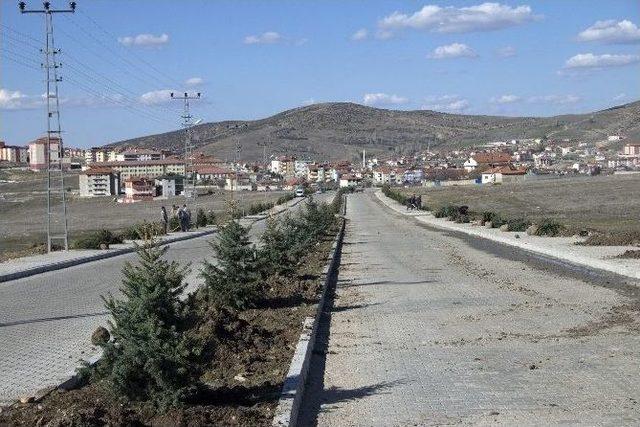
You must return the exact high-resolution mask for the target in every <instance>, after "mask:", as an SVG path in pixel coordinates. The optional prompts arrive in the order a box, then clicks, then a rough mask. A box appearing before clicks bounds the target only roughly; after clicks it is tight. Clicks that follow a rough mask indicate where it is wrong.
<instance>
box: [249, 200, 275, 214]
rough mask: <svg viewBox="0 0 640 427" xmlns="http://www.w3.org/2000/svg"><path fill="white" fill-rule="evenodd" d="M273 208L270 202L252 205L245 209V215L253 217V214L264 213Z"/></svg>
mask: <svg viewBox="0 0 640 427" xmlns="http://www.w3.org/2000/svg"><path fill="white" fill-rule="evenodd" d="M273 206H274V204H273V203H272V202H258V203H253V204H252V205H251V206H249V209H247V214H248V215H255V214H258V213H260V212H264V211H266V210H269V209H271V208H272V207H273Z"/></svg>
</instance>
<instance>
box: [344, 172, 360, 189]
mask: <svg viewBox="0 0 640 427" xmlns="http://www.w3.org/2000/svg"><path fill="white" fill-rule="evenodd" d="M360 181H362V178H358V177H357V176H355V175H354V174H351V173H346V174H344V175H341V176H340V188H346V187H356V186H358V185H359V184H360Z"/></svg>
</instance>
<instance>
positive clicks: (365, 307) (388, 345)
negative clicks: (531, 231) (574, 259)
mask: <svg viewBox="0 0 640 427" xmlns="http://www.w3.org/2000/svg"><path fill="white" fill-rule="evenodd" d="M347 217H348V223H347V229H346V235H345V243H344V246H343V253H342V261H341V266H340V273H339V278H338V283H337V285H336V292H335V297H334V299H333V301H332V302H330V307H329V308H328V310H327V312H326V314H325V316H324V319H323V322H321V329H320V331H319V338H320V343H321V348H319V349H316V351H314V356H313V358H312V364H311V369H312V372H311V374H310V379H309V386H308V388H307V391H306V394H305V398H304V402H303V407H302V410H301V417H300V425H305V426H308V425H320V426H422V425H443V424H446V425H450V424H456V425H457V424H462V425H469V424H473V425H476V424H480V425H493V424H503V425H559V424H563V425H603V424H604V425H637V424H639V423H640V403H638V401H639V400H640V383H639V382H638V381H637V379H638V377H639V375H640V364H639V363H638V360H639V356H640V322H639V320H640V316H639V310H640V288H639V287H638V284H639V283H638V282H637V281H632V280H630V279H629V280H627V279H624V278H621V277H619V276H608V275H603V274H600V273H598V272H595V271H586V270H584V269H581V270H572V269H571V268H570V267H568V266H566V265H562V264H553V263H549V262H548V261H545V260H542V259H538V258H532V256H531V255H528V254H526V253H524V252H522V251H518V250H517V249H513V248H508V247H505V246H503V245H499V244H495V243H490V242H486V241H484V240H482V239H477V238H472V237H469V236H461V235H458V234H452V233H447V232H443V231H439V230H435V229H431V228H427V227H424V226H420V225H418V224H416V223H414V222H413V221H412V220H411V219H407V218H406V217H401V216H399V215H398V214H396V213H393V212H392V211H390V210H389V209H387V208H386V207H383V206H381V205H380V204H379V202H377V201H375V200H374V199H373V198H372V195H371V194H366V193H365V194H354V195H350V196H349V198H348V207H347Z"/></svg>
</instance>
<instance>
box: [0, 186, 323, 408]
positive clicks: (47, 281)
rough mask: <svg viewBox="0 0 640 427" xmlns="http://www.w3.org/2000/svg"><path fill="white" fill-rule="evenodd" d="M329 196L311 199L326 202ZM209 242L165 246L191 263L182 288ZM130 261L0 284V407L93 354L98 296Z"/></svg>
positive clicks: (102, 320)
mask: <svg viewBox="0 0 640 427" xmlns="http://www.w3.org/2000/svg"><path fill="white" fill-rule="evenodd" d="M332 196H333V193H326V194H323V195H319V196H316V198H317V199H318V200H320V201H328V200H329V199H330V198H331V197H332ZM302 205H303V204H302V203H300V204H298V205H296V206H294V207H293V208H292V209H291V210H292V211H295V210H297V209H299V208H300V206H302ZM264 227H265V221H259V222H256V223H255V224H254V225H253V226H252V228H251V232H250V233H251V236H252V239H254V240H255V239H257V238H258V236H259V235H260V234H261V233H262V231H263V230H264ZM211 239H212V237H211V236H207V237H202V238H195V239H191V240H186V241H182V242H176V243H172V244H170V245H169V249H168V251H167V255H166V259H168V260H174V261H178V262H179V263H181V264H187V263H190V264H191V273H190V274H189V276H188V277H187V279H186V282H187V283H189V287H188V289H191V290H193V289H194V288H196V287H197V286H198V285H199V279H198V277H197V276H198V270H199V269H200V265H201V264H202V261H203V260H205V259H209V260H212V259H213V256H214V254H213V252H212V249H211V248H210V246H209V244H208V241H209V240H211ZM135 260H136V255H135V254H126V255H121V256H117V257H114V258H108V259H105V260H100V261H95V262H91V263H87V264H81V265H78V266H74V267H70V268H66V269H64V270H58V271H51V272H47V273H43V274H39V275H36V276H32V277H27V278H24V279H18V280H13V281H9V282H4V283H0V405H1V404H6V403H10V402H12V401H14V400H16V399H17V398H18V397H20V396H23V395H28V394H31V393H33V392H35V391H37V390H40V389H42V388H44V387H46V386H50V385H55V384H58V383H59V382H60V380H61V379H63V378H65V377H67V376H68V375H69V374H71V373H73V372H74V370H75V368H76V366H78V361H79V360H81V359H82V360H87V359H89V358H91V357H95V356H96V355H97V354H98V352H97V349H96V348H95V347H93V346H92V345H91V342H90V337H91V333H92V332H93V331H94V330H95V329H96V328H97V327H98V326H100V325H103V326H104V325H106V322H107V319H108V317H107V315H106V313H105V309H104V304H103V302H102V299H101V295H106V294H108V293H110V292H111V293H114V294H117V292H118V289H119V286H120V284H121V271H122V267H123V265H124V263H125V262H127V261H129V262H134V261H135Z"/></svg>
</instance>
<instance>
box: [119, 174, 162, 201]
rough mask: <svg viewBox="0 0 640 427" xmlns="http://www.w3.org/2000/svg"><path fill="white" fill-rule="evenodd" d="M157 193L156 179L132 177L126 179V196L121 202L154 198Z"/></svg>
mask: <svg viewBox="0 0 640 427" xmlns="http://www.w3.org/2000/svg"><path fill="white" fill-rule="evenodd" d="M155 195H156V185H155V181H154V180H152V179H148V178H141V177H130V178H127V179H126V180H125V181H124V198H123V199H121V200H118V201H119V202H121V203H135V202H140V201H143V200H153V198H154V197H155Z"/></svg>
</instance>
